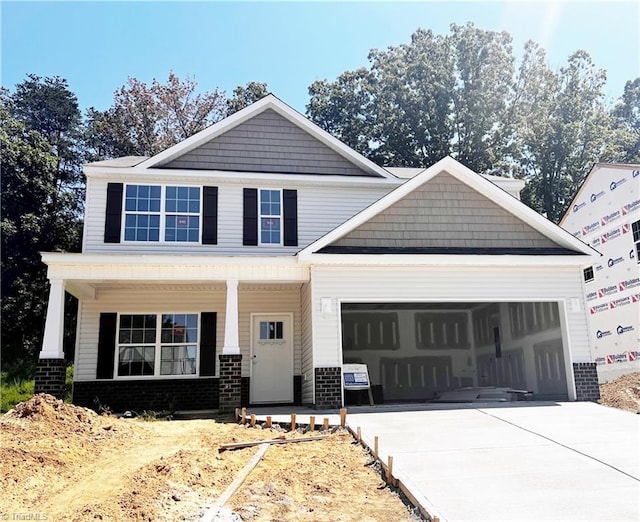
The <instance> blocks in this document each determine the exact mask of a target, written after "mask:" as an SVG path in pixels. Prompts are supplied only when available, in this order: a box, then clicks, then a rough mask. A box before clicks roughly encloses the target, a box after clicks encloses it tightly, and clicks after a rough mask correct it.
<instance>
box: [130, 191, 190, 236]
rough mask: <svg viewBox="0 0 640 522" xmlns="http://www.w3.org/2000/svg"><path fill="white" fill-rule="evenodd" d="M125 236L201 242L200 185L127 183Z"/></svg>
mask: <svg viewBox="0 0 640 522" xmlns="http://www.w3.org/2000/svg"><path fill="white" fill-rule="evenodd" d="M161 238H162V239H161ZM124 240H125V241H168V242H189V243H197V242H199V241H200V187H177V186H166V187H165V186H160V185H127V186H126V191H125V201H124Z"/></svg>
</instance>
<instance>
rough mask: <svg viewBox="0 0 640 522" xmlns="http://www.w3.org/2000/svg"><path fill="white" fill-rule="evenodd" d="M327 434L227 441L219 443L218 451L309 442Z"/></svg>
mask: <svg viewBox="0 0 640 522" xmlns="http://www.w3.org/2000/svg"><path fill="white" fill-rule="evenodd" d="M328 436H329V435H316V436H315V437H299V438H297V439H285V438H284V435H283V436H282V437H281V438H277V439H268V440H255V441H249V442H229V443H227V444H220V447H219V448H218V452H222V451H226V450H234V449H241V448H250V447H252V446H259V445H260V444H289V443H293V442H309V441H312V440H320V439H326V438H327V437H328Z"/></svg>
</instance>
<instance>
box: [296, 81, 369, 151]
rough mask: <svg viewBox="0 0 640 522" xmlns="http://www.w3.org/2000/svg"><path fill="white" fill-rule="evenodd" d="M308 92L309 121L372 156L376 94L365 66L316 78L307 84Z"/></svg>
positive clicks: (353, 147) (355, 148)
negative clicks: (330, 77)
mask: <svg viewBox="0 0 640 522" xmlns="http://www.w3.org/2000/svg"><path fill="white" fill-rule="evenodd" d="M309 96H310V100H309V104H308V105H307V115H308V116H309V118H310V119H311V121H313V122H314V123H316V124H317V125H318V126H319V127H321V128H322V129H324V130H326V131H327V132H329V133H330V134H331V135H332V136H335V137H336V138H338V139H340V140H341V141H342V142H344V143H346V144H347V145H348V146H349V147H351V148H352V149H354V150H356V151H358V152H359V153H360V154H363V155H365V156H369V157H370V156H371V154H372V145H373V139H374V133H373V132H372V127H373V124H374V116H375V112H374V108H373V107H372V103H373V102H374V101H375V99H376V98H375V95H374V91H373V77H372V75H371V73H370V72H369V71H368V70H367V69H365V68H360V69H357V70H355V71H346V72H344V73H342V74H341V75H340V76H339V77H338V79H337V80H336V81H335V82H328V81H327V80H318V81H315V82H313V83H312V84H311V85H310V86H309Z"/></svg>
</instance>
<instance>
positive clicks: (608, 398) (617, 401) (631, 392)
mask: <svg viewBox="0 0 640 522" xmlns="http://www.w3.org/2000/svg"><path fill="white" fill-rule="evenodd" d="M600 396H601V399H600V404H604V405H605V406H611V407H612V408H619V409H621V410H627V411H631V412H633V413H640V372H635V373H629V374H627V375H623V376H622V377H618V378H617V379H615V380H613V381H611V382H608V383H606V384H601V385H600Z"/></svg>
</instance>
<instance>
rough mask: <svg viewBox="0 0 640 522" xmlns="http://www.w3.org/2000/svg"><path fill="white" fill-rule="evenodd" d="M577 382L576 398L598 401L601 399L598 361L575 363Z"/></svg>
mask: <svg viewBox="0 0 640 522" xmlns="http://www.w3.org/2000/svg"><path fill="white" fill-rule="evenodd" d="M573 377H574V379H575V382H576V400H577V401H592V402H596V401H597V400H598V399H600V385H599V384H598V370H597V366H596V363H573Z"/></svg>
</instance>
